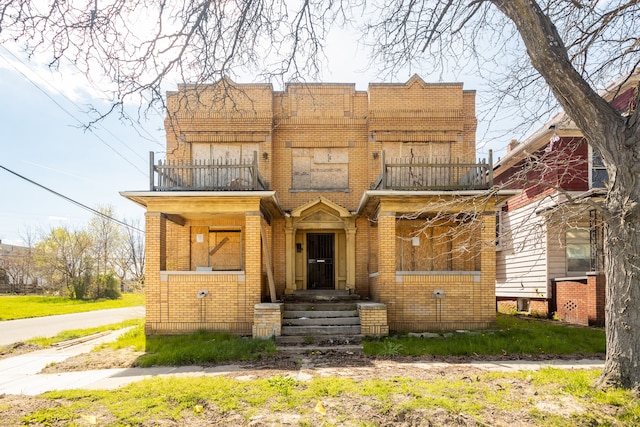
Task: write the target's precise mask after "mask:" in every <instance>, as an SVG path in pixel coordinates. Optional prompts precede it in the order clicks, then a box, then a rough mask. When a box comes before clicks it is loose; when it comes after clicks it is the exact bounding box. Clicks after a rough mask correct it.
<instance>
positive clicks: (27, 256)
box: [0, 241, 43, 294]
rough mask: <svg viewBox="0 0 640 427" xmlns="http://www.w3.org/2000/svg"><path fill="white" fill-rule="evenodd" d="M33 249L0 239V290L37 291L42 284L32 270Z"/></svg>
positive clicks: (23, 292)
mask: <svg viewBox="0 0 640 427" xmlns="http://www.w3.org/2000/svg"><path fill="white" fill-rule="evenodd" d="M33 264H34V262H33V249H32V248H28V247H24V246H17V245H8V244H6V243H2V241H0V292H2V293H22V294H27V293H37V292H41V291H42V287H41V286H40V285H42V284H43V281H42V279H39V278H38V277H37V275H36V273H35V271H34V265H33Z"/></svg>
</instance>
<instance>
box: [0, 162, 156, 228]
mask: <svg viewBox="0 0 640 427" xmlns="http://www.w3.org/2000/svg"><path fill="white" fill-rule="evenodd" d="M0 168H1V169H4V170H6V171H7V172H9V173H10V174H13V175H15V176H17V177H18V178H21V179H24V180H25V181H27V182H29V183H31V184H33V185H36V186H38V187H40V188H42V189H43V190H46V191H48V192H50V193H53V194H55V195H56V196H58V197H62V198H63V199H65V200H66V201H68V202H71V203H73V204H74V205H76V206H79V207H81V208H82V209H85V210H88V211H89V212H91V213H94V214H96V215H98V216H100V217H102V218H105V219H107V220H109V221H113V222H115V223H117V224H119V225H121V226H123V227H127V228H128V229H130V230H133V231H137V232H139V233H143V234H144V230H141V229H139V228H137V227H134V226H132V225H130V224H127V223H126V222H124V221H120V220H119V219H116V218H113V217H111V216H109V215H106V214H104V213H102V212H100V211H98V210H96V209H93V208H91V207H89V206H87V205H85V204H82V203H80V202H78V201H76V200H73V199H72V198H70V197H67V196H65V195H64V194H61V193H58V192H57V191H55V190H52V189H51V188H49V187H46V186H44V185H42V184H40V183H38V182H36V181H34V180H32V179H29V178H27V177H26V176H23V175H20V174H19V173H17V172H14V171H12V170H11V169H9V168H7V167H5V166H2V165H0Z"/></svg>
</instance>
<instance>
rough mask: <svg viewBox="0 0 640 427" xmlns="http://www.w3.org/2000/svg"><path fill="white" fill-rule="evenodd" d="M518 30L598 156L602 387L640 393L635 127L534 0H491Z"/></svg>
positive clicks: (639, 133) (639, 182) (639, 175)
mask: <svg viewBox="0 0 640 427" xmlns="http://www.w3.org/2000/svg"><path fill="white" fill-rule="evenodd" d="M491 2H492V3H493V4H494V5H495V6H496V7H497V8H498V9H500V11H501V12H502V13H504V14H505V15H506V16H507V17H508V18H509V19H511V20H512V21H513V22H514V24H515V25H516V27H517V29H518V32H519V33H520V35H521V37H522V40H523V42H524V44H525V46H526V47H527V54H528V55H529V58H530V59H531V63H532V65H533V66H534V67H535V69H536V70H537V71H538V72H539V73H540V75H542V77H543V78H544V79H545V81H546V82H547V84H548V85H549V87H550V88H551V90H552V91H553V93H554V96H555V97H556V99H557V100H558V102H559V103H560V105H561V106H562V107H563V109H564V111H565V112H566V113H567V114H568V115H569V117H571V119H572V120H573V121H574V122H575V123H576V125H577V126H578V127H579V128H580V130H581V131H582V133H583V134H584V136H585V137H586V138H587V140H588V141H589V143H590V144H591V145H592V146H593V147H594V148H595V149H596V150H597V151H598V152H599V153H600V154H601V155H602V158H603V162H604V164H605V166H606V167H607V171H608V173H609V193H608V195H607V199H606V202H605V205H604V207H603V218H604V222H605V225H604V227H605V231H604V236H605V237H604V239H605V241H604V246H605V276H606V280H607V293H606V309H605V323H606V332H607V358H606V362H605V368H604V371H603V373H602V376H601V377H600V380H599V384H600V385H601V386H605V385H618V386H622V387H625V388H633V389H637V390H640V205H639V202H640V130H639V126H638V121H637V120H636V119H637V112H635V113H633V114H632V115H631V116H630V117H629V118H628V119H625V118H623V117H622V116H621V115H620V114H619V113H618V112H617V111H615V110H614V109H613V108H612V107H611V106H610V105H609V104H608V103H607V102H606V101H605V100H604V99H602V98H601V97H600V96H599V95H598V94H597V93H595V92H594V90H593V89H592V88H591V87H590V86H589V85H588V84H587V83H586V82H585V81H584V79H583V78H582V77H581V76H580V74H579V73H578V72H577V71H576V70H575V68H574V67H573V65H572V64H571V61H570V60H569V58H568V55H567V49H566V46H565V45H564V42H563V41H562V39H561V38H560V35H559V34H558V32H557V30H556V28H555V26H554V25H553V22H551V20H550V18H549V16H547V15H545V13H544V12H543V11H542V10H541V9H540V7H539V6H538V4H537V3H536V2H535V1H532V0H491Z"/></svg>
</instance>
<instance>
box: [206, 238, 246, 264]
mask: <svg viewBox="0 0 640 427" xmlns="http://www.w3.org/2000/svg"><path fill="white" fill-rule="evenodd" d="M241 237H242V233H241V232H240V230H210V231H209V265H210V266H211V267H213V269H214V270H242V264H243V263H242V239H241Z"/></svg>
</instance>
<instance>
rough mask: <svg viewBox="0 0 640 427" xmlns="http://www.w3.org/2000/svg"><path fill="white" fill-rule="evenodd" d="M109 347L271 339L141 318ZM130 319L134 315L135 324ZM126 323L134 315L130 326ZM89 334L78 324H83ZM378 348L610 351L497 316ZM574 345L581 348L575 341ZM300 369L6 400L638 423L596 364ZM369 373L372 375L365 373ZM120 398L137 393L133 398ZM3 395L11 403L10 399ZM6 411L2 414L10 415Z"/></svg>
mask: <svg viewBox="0 0 640 427" xmlns="http://www.w3.org/2000/svg"><path fill="white" fill-rule="evenodd" d="M137 322H138V323H137V325H136V326H134V328H132V329H131V330H130V331H128V332H127V333H125V334H123V335H122V336H121V337H120V338H119V339H118V340H117V341H115V342H113V343H106V344H103V347H107V346H108V347H112V348H114V349H116V350H117V349H118V348H125V347H133V348H134V349H136V350H139V351H145V352H146V354H145V355H143V356H141V357H140V358H139V359H138V361H137V362H136V363H137V364H138V365H139V366H153V365H172V366H179V365H197V364H205V363H224V362H229V361H234V360H254V359H255V358H257V357H260V356H265V355H269V354H272V353H273V352H274V351H275V343H274V341H273V340H253V339H249V338H242V337H235V336H231V335H228V334H214V333H209V332H198V333H195V334H188V335H182V336H165V337H162V336H152V337H145V335H144V328H143V325H142V321H141V320H138V321H137ZM129 324H131V323H129ZM122 326H124V325H122ZM78 334H80V335H81V334H82V331H76V332H75V333H74V335H78ZM364 349H365V354H367V355H370V356H385V355H386V356H400V355H413V356H419V355H433V354H436V355H467V356H473V355H474V354H477V355H480V354H482V355H504V354H547V355H549V354H567V353H573V354H575V353H581V354H582V355H584V356H586V357H588V356H589V355H590V354H594V353H602V352H604V349H605V336H604V331H603V330H602V329H594V328H581V327H572V326H568V325H564V324H560V323H556V322H549V321H541V320H536V319H528V318H520V317H516V316H506V315H498V317H497V327H496V328H493V329H490V330H478V331H470V332H465V333H460V332H458V333H453V334H452V335H447V336H446V337H438V338H420V337H409V336H407V335H398V336H391V337H387V338H384V339H379V340H377V339H371V340H365V342H364ZM571 349H573V350H571ZM296 374H297V371H296V370H295V369H294V370H292V371H283V373H277V374H276V373H274V374H271V375H268V374H267V375H265V376H258V377H256V378H253V379H251V378H245V379H240V378H238V379H234V378H227V377H224V376H220V377H196V378H186V377H171V378H154V379H149V380H144V381H140V382H137V383H133V384H130V385H128V386H126V387H123V388H120V389H117V390H109V391H90V390H70V391H57V392H51V393H46V394H44V395H41V396H38V397H33V398H29V399H33V400H32V401H30V402H29V404H28V405H27V404H25V403H24V402H22V403H23V404H24V405H25V406H23V407H26V408H29V409H26V410H24V411H22V410H20V411H18V410H13V409H12V407H13V408H15V407H16V405H15V404H12V403H11V402H10V401H9V400H8V399H6V398H5V399H4V402H3V399H0V417H3V418H4V419H5V420H7V419H8V420H10V421H12V422H15V425H49V426H66V425H87V424H95V425H104V426H122V425H131V426H134V425H136V426H137V425H165V424H171V425H190V426H191V425H192V426H205V425H250V424H255V423H257V424H256V425H281V424H287V425H297V426H361V427H368V426H380V425H396V424H399V425H480V426H482V425H514V426H515V425H527V426H548V425H553V426H567V427H569V426H594V425H611V426H617V425H620V426H623V425H624V426H626V425H640V400H639V399H638V396H637V395H635V394H634V393H633V392H630V391H625V390H620V389H616V388H612V389H608V390H596V389H595V388H593V386H592V384H593V383H594V381H595V379H596V378H597V377H598V376H599V374H600V372H599V371H598V370H572V371H568V370H562V369H554V368H544V369H541V370H539V371H525V372H517V373H503V372H491V373H488V372H479V371H478V372H474V373H473V374H468V373H466V372H465V371H463V370H461V368H454V369H452V372H447V371H446V370H442V372H440V373H439V374H437V375H434V376H433V378H430V379H425V378H420V377H419V376H412V375H405V376H402V375H401V373H400V372H399V373H398V374H397V375H398V376H393V375H396V374H393V373H391V374H390V375H387V376H384V377H380V376H379V375H377V374H376V372H373V371H372V372H371V373H370V374H369V375H363V376H358V375H356V376H354V377H353V378H352V377H349V376H345V374H344V373H343V374H341V375H340V376H329V377H324V376H313V377H312V378H310V379H306V380H302V379H300V380H299V379H298V377H297V376H296ZM360 375H362V374H360ZM122 402H127V404H126V405H123V404H122ZM3 405H4V406H3ZM3 411H4V415H3Z"/></svg>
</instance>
